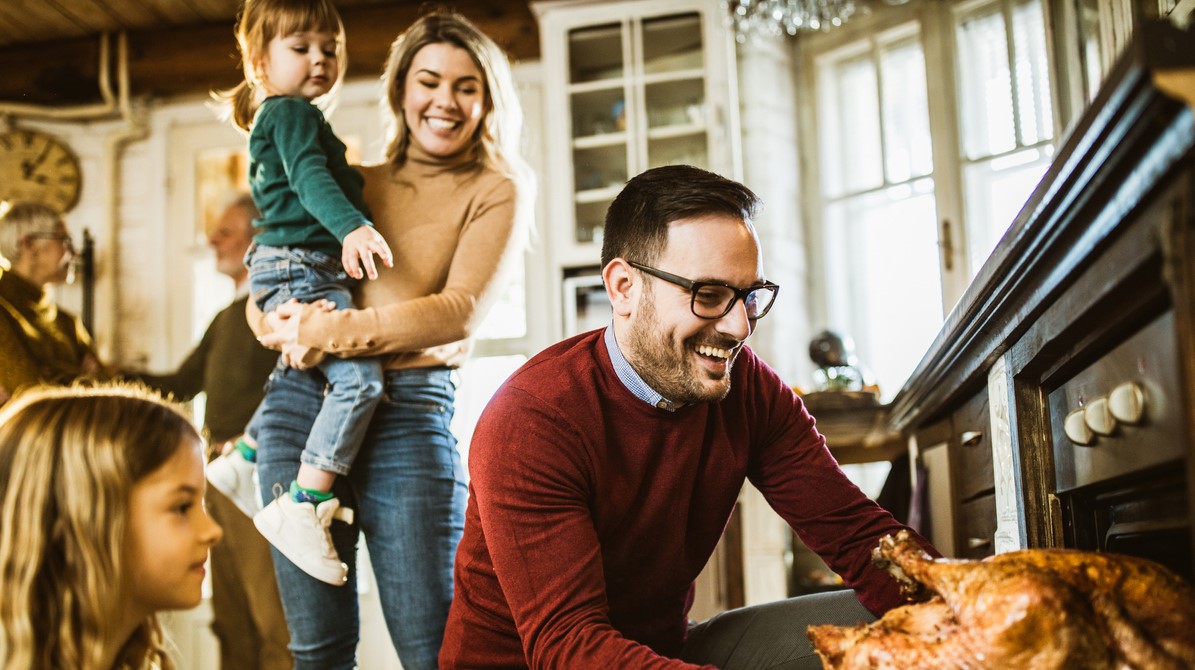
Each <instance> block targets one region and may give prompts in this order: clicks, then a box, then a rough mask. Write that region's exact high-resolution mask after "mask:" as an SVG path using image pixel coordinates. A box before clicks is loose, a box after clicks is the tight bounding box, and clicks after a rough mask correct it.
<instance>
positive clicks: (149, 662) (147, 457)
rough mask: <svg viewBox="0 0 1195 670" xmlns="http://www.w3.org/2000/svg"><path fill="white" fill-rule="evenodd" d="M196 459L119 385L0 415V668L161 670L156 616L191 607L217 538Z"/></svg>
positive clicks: (139, 395)
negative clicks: (163, 611) (205, 503)
mask: <svg viewBox="0 0 1195 670" xmlns="http://www.w3.org/2000/svg"><path fill="white" fill-rule="evenodd" d="M203 490H204V478H203V448H202V441H201V439H200V437H199V434H198V432H196V430H195V427H194V426H193V425H192V424H191V422H190V421H189V420H188V419H187V418H186V417H185V416H184V415H183V414H182V413H181V412H180V411H179V410H178V409H177V408H176V407H174V406H173V405H170V404H167V403H166V402H164V401H162V400H161V399H160V398H159V397H158V396H156V395H153V394H151V393H150V392H148V391H145V390H142V389H138V388H134V387H130V386H96V387H91V388H84V387H54V388H51V387H42V388H34V389H31V390H28V391H24V392H21V393H18V394H17V395H16V396H14V397H13V399H12V400H11V401H10V402H8V403H7V404H6V405H5V406H4V408H3V409H2V410H0V593H2V594H3V597H0V630H2V631H3V643H2V644H0V649H2V651H0V667H5V668H21V669H22V670H61V669H62V668H71V669H72V670H117V669H119V670H126V669H128V670H149V669H151V668H153V669H161V670H170V669H171V668H173V667H174V666H173V664H172V663H171V661H170V658H169V657H168V656H167V655H166V652H165V644H164V636H163V632H162V628H161V625H160V624H159V623H158V620H157V616H156V613H157V612H159V611H162V610H171V609H186V608H191V607H194V606H196V605H198V604H199V602H200V599H201V598H202V591H201V584H202V583H203V577H204V563H205V561H206V560H207V557H208V550H209V549H210V548H211V546H212V545H213V544H215V543H216V542H218V541H219V539H220V537H221V532H222V531H221V530H220V527H219V526H218V525H216V523H215V522H214V521H212V519H211V517H209V516H208V515H207V512H206V511H205V510H204V507H203Z"/></svg>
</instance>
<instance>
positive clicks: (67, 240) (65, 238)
mask: <svg viewBox="0 0 1195 670" xmlns="http://www.w3.org/2000/svg"><path fill="white" fill-rule="evenodd" d="M25 237H26V238H27V239H31V240H58V241H59V242H61V243H62V246H63V247H65V248H66V250H67V251H69V252H71V253H72V254H73V253H75V243H74V241H72V240H71V236H70V233H29V234H28V235H26V236H25Z"/></svg>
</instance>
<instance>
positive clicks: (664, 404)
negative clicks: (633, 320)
mask: <svg viewBox="0 0 1195 670" xmlns="http://www.w3.org/2000/svg"><path fill="white" fill-rule="evenodd" d="M603 339H604V340H605V342H606V352H607V353H609V354H610V362H611V363H613V364H614V373H615V374H617V375H618V378H619V379H620V380H621V381H622V384H623V386H626V387H627V390H628V391H630V392H631V393H633V394H634V395H635V397H636V398H638V399H640V400H642V401H643V402H645V403H647V404H649V405H651V406H653V407H658V408H659V409H663V410H667V411H669V412H675V411H676V410H677V409H679V408H680V407H682V405H681V404H680V403H675V402H673V401H671V400H669V399H667V398H665V397H664V396H662V395H660V394H659V393H656V391H655V389H653V388H652V387H650V386H648V385H647V382H645V381H643V378H642V377H640V376H639V373H638V372H635V368H633V367H631V364H630V363H628V362H627V359H626V357H625V356H623V355H622V350H621V349H619V348H618V341H617V340H615V339H614V324H613V323H611V324H610V325H609V326H606V332H605V334H604V335H603Z"/></svg>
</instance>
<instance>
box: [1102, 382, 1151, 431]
mask: <svg viewBox="0 0 1195 670" xmlns="http://www.w3.org/2000/svg"><path fill="white" fill-rule="evenodd" d="M1108 409H1109V411H1111V412H1112V416H1114V417H1116V420H1117V421H1121V422H1124V423H1137V422H1138V421H1140V420H1141V416H1142V415H1143V414H1145V394H1144V393H1143V392H1142V391H1141V387H1140V386H1139V385H1138V384H1137V383H1136V382H1125V383H1123V384H1121V385H1120V386H1117V387H1116V388H1114V389H1112V393H1109V394H1108Z"/></svg>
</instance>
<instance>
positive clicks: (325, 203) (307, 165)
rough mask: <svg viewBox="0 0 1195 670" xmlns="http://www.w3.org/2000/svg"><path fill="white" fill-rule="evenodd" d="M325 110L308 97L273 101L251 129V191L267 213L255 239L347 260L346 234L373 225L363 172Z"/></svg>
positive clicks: (264, 106) (256, 223) (268, 101)
mask: <svg viewBox="0 0 1195 670" xmlns="http://www.w3.org/2000/svg"><path fill="white" fill-rule="evenodd" d="M344 152H345V146H344V142H341V141H340V138H338V137H337V136H336V133H334V132H332V126H331V125H329V124H328V120H327V119H325V118H324V114H323V112H321V111H320V110H319V109H318V108H316V107H315V106H314V105H312V104H311V103H309V102H307V101H306V100H303V99H302V98H292V97H286V96H275V97H271V98H266V100H265V102H263V103H262V105H261V108H260V109H258V110H257V117H256V118H255V119H254V121H253V130H252V131H251V132H250V133H249V189H250V192H251V193H252V195H253V202H254V203H255V204H256V205H257V208H258V210H260V211H261V218H259V219H257V220H256V221H254V222H253V224H254V226H256V227H257V234H256V235H255V236H254V238H253V239H254V240H256V241H257V243H258V244H266V245H270V246H275V247H291V246H294V247H302V248H304V249H315V250H317V251H323V252H325V253H328V254H331V255H332V256H333V257H336V258H339V257H340V244H341V242H342V241H343V240H344V236H345V235H348V234H349V233H350V232H352V231H354V230H356V229H357V228H359V227H361V226H368V225H372V224H371V223H370V221H369V218H368V216H369V214H368V211H367V210H366V207H365V201H364V200H363V199H362V197H361V188H362V179H361V174H360V173H358V172H357V171H356V170H355V169H353V168H352V167H351V166H349V164H348V161H346V160H345V155H344Z"/></svg>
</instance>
